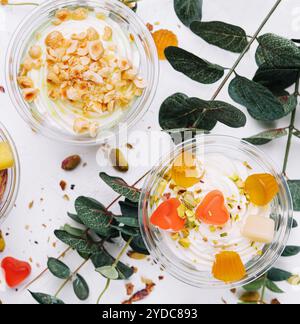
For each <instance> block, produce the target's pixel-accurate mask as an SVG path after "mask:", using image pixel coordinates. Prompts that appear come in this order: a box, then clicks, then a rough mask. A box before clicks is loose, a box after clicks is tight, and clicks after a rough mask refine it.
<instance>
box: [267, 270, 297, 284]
mask: <svg viewBox="0 0 300 324" xmlns="http://www.w3.org/2000/svg"><path fill="white" fill-rule="evenodd" d="M291 276H292V274H291V273H290V272H287V271H285V270H281V269H277V268H272V269H271V270H269V272H268V274H267V277H268V279H269V280H271V281H274V282H281V281H286V280H288V279H289V278H290V277H291Z"/></svg>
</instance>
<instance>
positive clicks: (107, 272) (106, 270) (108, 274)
mask: <svg viewBox="0 0 300 324" xmlns="http://www.w3.org/2000/svg"><path fill="white" fill-rule="evenodd" d="M96 271H97V272H99V273H100V274H101V275H102V276H103V277H105V278H107V279H111V280H117V279H118V278H119V273H118V271H117V269H116V268H115V267H113V266H104V267H101V268H97V269H96Z"/></svg>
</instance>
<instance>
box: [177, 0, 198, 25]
mask: <svg viewBox="0 0 300 324" xmlns="http://www.w3.org/2000/svg"><path fill="white" fill-rule="evenodd" d="M202 4H203V0H184V1H183V0H174V9H175V12H176V14H177V16H178V18H179V19H180V20H181V22H182V23H183V24H185V25H186V26H188V27H189V26H190V24H191V23H192V22H193V21H196V20H201V19H202Z"/></svg>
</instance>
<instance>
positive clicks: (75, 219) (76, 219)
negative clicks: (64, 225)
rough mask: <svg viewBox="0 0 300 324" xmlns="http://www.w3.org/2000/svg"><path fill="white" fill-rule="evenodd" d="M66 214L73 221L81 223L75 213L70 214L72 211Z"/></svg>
mask: <svg viewBox="0 0 300 324" xmlns="http://www.w3.org/2000/svg"><path fill="white" fill-rule="evenodd" d="M68 216H69V217H70V218H71V219H73V221H75V222H77V223H78V224H81V225H83V223H82V221H81V220H80V218H79V217H78V215H76V214H72V213H68Z"/></svg>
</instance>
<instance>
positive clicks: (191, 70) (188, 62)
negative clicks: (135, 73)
mask: <svg viewBox="0 0 300 324" xmlns="http://www.w3.org/2000/svg"><path fill="white" fill-rule="evenodd" d="M165 55H166V58H167V60H168V61H169V63H170V64H171V65H172V67H173V68H174V69H175V70H176V71H178V72H181V73H183V74H185V75H186V76H188V77H189V78H191V79H192V80H194V81H197V82H200V83H203V84H212V83H215V82H217V81H218V80H220V79H221V78H222V77H223V76H224V68H223V67H221V66H219V65H216V64H212V63H209V62H207V61H205V60H203V59H201V58H200V57H198V56H196V55H194V54H192V53H190V52H187V51H185V50H184V49H182V48H179V47H173V46H171V47H168V48H166V50H165Z"/></svg>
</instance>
